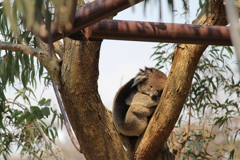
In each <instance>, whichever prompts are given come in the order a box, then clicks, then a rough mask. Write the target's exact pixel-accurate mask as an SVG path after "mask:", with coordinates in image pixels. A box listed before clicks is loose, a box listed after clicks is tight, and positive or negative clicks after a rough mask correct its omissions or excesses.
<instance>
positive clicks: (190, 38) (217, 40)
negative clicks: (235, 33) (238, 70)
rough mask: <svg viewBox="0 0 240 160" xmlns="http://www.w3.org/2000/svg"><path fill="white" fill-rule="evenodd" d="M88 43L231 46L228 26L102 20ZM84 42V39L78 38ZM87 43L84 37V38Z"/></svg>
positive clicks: (87, 33)
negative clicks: (116, 42)
mask: <svg viewBox="0 0 240 160" xmlns="http://www.w3.org/2000/svg"><path fill="white" fill-rule="evenodd" d="M85 36H86V38H87V39H89V40H102V39H113V40H130V41H149V42H168V43H187V44H203V45H223V46H231V45H232V42H231V40H230V33H229V27H225V26H206V25H191V24H175V23H159V22H141V21H123V20H103V21H101V22H99V23H96V24H94V25H92V26H90V27H87V28H86V29H85ZM79 38H80V39H81V36H80V37H79ZM82 40H84V37H82Z"/></svg>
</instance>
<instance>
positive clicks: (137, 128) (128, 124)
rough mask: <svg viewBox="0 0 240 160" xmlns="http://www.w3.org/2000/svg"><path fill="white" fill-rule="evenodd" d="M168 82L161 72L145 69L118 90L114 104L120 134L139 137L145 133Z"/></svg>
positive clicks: (114, 114)
mask: <svg viewBox="0 0 240 160" xmlns="http://www.w3.org/2000/svg"><path fill="white" fill-rule="evenodd" d="M166 81H167V77H166V75H165V74H164V73H162V72H161V71H159V70H157V69H154V68H145V70H140V72H139V73H138V74H137V76H136V77H135V78H133V79H131V80H130V81H129V82H127V83H126V84H125V85H124V86H122V87H121V88H120V89H119V90H118V92H117V94H116V96H115V98H114V103H113V122H114V125H115V127H116V128H117V130H118V132H119V133H122V134H123V135H126V136H139V135H141V134H142V133H143V132H144V130H145V129H146V127H147V124H148V121H149V119H150V117H151V116H152V114H153V112H154V111H155V108H156V106H157V104H158V102H159V99H160V96H161V94H162V91H163V88H164V85H165V83H166Z"/></svg>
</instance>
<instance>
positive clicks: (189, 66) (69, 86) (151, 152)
mask: <svg viewBox="0 0 240 160" xmlns="http://www.w3.org/2000/svg"><path fill="white" fill-rule="evenodd" d="M21 2H24V3H21ZM21 2H20V1H13V2H11V3H10V1H4V3H1V5H2V8H1V21H2V23H1V24H2V27H1V32H2V35H3V37H4V41H5V42H1V43H0V48H1V49H2V50H6V54H5V55H4V56H2V57H3V58H2V61H1V87H2V94H0V95H1V112H2V115H4V114H8V116H4V118H6V117H8V118H9V123H10V122H11V123H12V124H14V125H20V126H25V127H26V126H27V125H32V124H34V125H35V126H38V129H39V132H40V133H39V132H36V133H33V132H35V131H33V130H30V129H29V128H27V129H26V132H22V133H23V134H16V135H13V136H12V135H10V134H9V133H10V132H8V130H9V128H8V127H6V126H4V123H1V127H2V130H1V131H2V132H3V133H6V134H5V138H4V141H5V142H9V141H7V138H8V139H12V137H18V136H19V137H21V135H25V136H26V135H28V134H29V135H31V137H32V142H36V139H34V137H36V135H39V136H38V137H39V138H37V140H38V139H39V140H41V138H46V137H47V136H44V135H51V137H50V138H51V139H52V140H54V138H55V137H56V132H55V133H54V132H53V131H48V130H47V129H48V127H49V126H47V125H45V123H44V122H43V121H42V119H43V118H45V117H48V116H49V114H50V111H51V110H49V109H48V108H47V107H42V108H41V107H37V106H31V105H30V106H31V107H29V108H30V109H26V108H28V107H25V108H23V111H19V110H17V109H11V108H9V107H8V106H7V105H6V104H7V100H6V98H5V96H4V93H3V90H4V89H6V86H7V84H11V85H14V84H15V80H16V79H18V80H20V81H21V82H22V84H23V90H24V91H28V92H31V93H32V92H33V91H32V90H31V89H30V88H29V87H28V86H29V85H33V86H35V85H36V84H35V82H34V81H35V75H36V72H37V71H38V74H39V76H40V77H43V78H45V80H46V81H47V82H48V81H49V79H50V77H52V79H53V80H54V81H55V82H56V84H57V87H58V89H59V92H60V94H61V98H62V102H63V104H64V106H65V110H66V113H67V115H68V117H69V120H70V122H71V125H72V128H73V130H74V133H75V134H76V138H77V140H78V142H79V144H80V146H81V152H82V153H83V154H84V156H85V157H86V159H91V160H94V159H131V158H132V157H133V156H134V158H135V159H146V157H148V158H147V159H153V158H155V157H156V156H158V157H159V158H160V159H172V158H174V157H175V155H174V154H173V153H172V152H174V153H175V154H180V150H181V149H182V147H183V145H184V143H185V142H186V140H188V137H189V136H190V135H186V136H183V140H184V138H185V141H184V142H182V143H180V142H179V141H173V140H171V138H170V140H169V141H170V143H172V145H173V147H172V148H171V147H170V145H168V147H170V151H171V152H168V153H170V155H171V156H170V157H167V155H166V152H167V151H169V149H168V148H167V149H166V147H165V146H166V145H164V144H165V142H166V141H167V139H168V137H169V135H170V133H171V132H172V130H173V128H174V126H175V123H176V122H177V119H178V117H179V115H180V112H181V110H182V108H183V104H184V102H185V100H186V98H187V95H188V92H189V90H190V87H191V82H192V79H193V74H194V72H195V70H196V68H197V64H198V61H199V59H200V57H201V55H202V53H203V52H204V51H205V49H206V48H207V46H206V45H204V46H203V45H188V44H178V45H177V46H176V48H175V50H174V54H173V55H174V58H173V63H172V67H171V71H170V74H169V77H168V81H167V84H166V87H165V89H164V92H163V94H162V98H161V101H160V103H159V104H158V107H157V109H156V111H155V114H154V115H153V117H152V119H151V121H150V123H149V126H148V128H147V129H146V132H145V133H144V135H143V136H142V137H141V140H139V142H137V144H138V145H137V146H136V148H134V149H133V150H132V146H131V143H129V140H128V139H126V138H124V137H120V136H119V134H118V133H117V132H116V130H115V128H114V126H113V123H112V118H111V112H109V111H108V110H107V109H106V108H105V106H104V105H103V104H102V102H101V98H100V96H99V94H98V85H97V79H98V74H99V73H98V60H99V50H100V47H101V43H102V41H80V40H73V39H70V38H68V37H65V38H64V39H63V43H62V42H61V41H57V42H54V43H49V44H46V43H44V42H42V41H41V40H40V39H39V38H38V36H37V32H36V31H37V30H38V29H39V27H40V26H41V25H42V23H46V26H47V28H48V27H50V23H49V22H51V20H52V17H53V15H55V16H56V17H58V16H60V18H55V19H54V22H55V24H58V25H59V27H58V31H59V32H60V33H66V32H67V31H69V30H71V28H72V26H71V24H72V19H70V20H68V18H67V19H65V18H66V17H70V18H71V17H72V14H71V13H74V12H71V10H70V11H69V12H66V13H70V14H69V15H68V14H67V15H66V17H64V16H63V15H64V13H61V11H62V10H61V7H62V6H64V5H65V4H64V3H63V4H60V5H59V6H58V5H57V3H54V1H52V2H43V1H36V2H31V3H32V5H31V7H26V6H27V5H25V4H26V3H27V2H28V1H24V0H23V1H21ZM63 2H64V1H63ZM200 2H201V1H200ZM207 2H208V1H207ZM207 2H206V5H205V6H204V7H202V11H201V12H200V14H199V16H198V18H197V19H196V20H195V21H194V24H205V25H227V20H226V14H225V9H224V4H223V1H222V0H219V1H209V3H207ZM43 4H44V5H43ZM71 4H76V1H74V0H73V1H71ZM11 5H12V8H11V7H10V6H11ZM61 5H62V6H61ZM80 5H81V4H80ZM72 6H76V5H72ZM51 7H55V9H56V13H55V14H52V13H51V12H52V11H53V9H51ZM34 8H35V9H36V10H34ZM63 9H64V7H63ZM3 10H4V11H5V12H3ZM40 11H42V12H40ZM74 11H75V10H74ZM59 12H60V13H59ZM10 13H12V15H13V16H10ZM30 13H32V14H30ZM42 14H43V15H42ZM42 16H43V17H44V19H42ZM61 16H63V20H62V19H61ZM10 24H11V25H10ZM18 24H20V25H18ZM10 28H11V29H10ZM29 28H30V29H31V30H29ZM48 29H49V28H48ZM49 41H50V42H51V39H49ZM31 46H33V47H31ZM12 51H15V52H16V54H14V53H12ZM18 52H21V53H24V54H23V55H22V54H20V53H18ZM29 55H30V56H29ZM33 56H34V57H36V58H37V62H36V60H34V59H33ZM38 61H40V62H41V64H40V63H38ZM19 63H20V64H21V65H19ZM35 65H36V66H37V69H36V68H35ZM43 67H44V68H45V69H46V70H47V72H48V75H47V76H46V77H44V76H45V75H44V74H43ZM20 68H21V69H20ZM4 71H8V73H10V74H6V72H4ZM29 83H30V84H29ZM194 91H195V90H193V92H194ZM20 95H22V96H24V99H25V100H26V101H28V102H29V103H30V101H29V99H28V97H27V96H26V94H25V92H22V90H19V96H20ZM13 102H14V101H13ZM38 104H39V105H40V106H49V100H47V99H42V100H40V101H39V102H38ZM54 115H55V116H58V114H54ZM4 118H3V117H1V119H2V121H3V122H4ZM37 119H38V120H37ZM39 121H40V122H41V125H42V126H41V125H40V124H39ZM53 121H54V119H53V120H52V122H53ZM42 128H44V129H46V130H45V133H44V131H43V132H41V130H42ZM121 138H122V139H121ZM21 140H22V139H21ZM23 140H24V139H23ZM10 141H11V140H10ZM122 141H123V142H124V144H125V145H126V147H127V149H128V152H126V151H125V150H124V148H123V146H122ZM18 142H23V141H18ZM46 142H49V141H46ZM8 145H9V144H7V146H8ZM177 145H178V146H177ZM179 145H180V146H179ZM24 146H25V150H24V151H27V149H32V151H31V152H28V153H29V154H32V155H33V156H35V157H39V156H41V153H40V154H38V153H37V154H36V149H35V148H34V146H33V145H30V144H25V145H24ZM49 146H50V144H49V145H48V147H49ZM103 146H104V147H103ZM163 146H164V147H163ZM26 147H28V148H26ZM50 148H51V147H50ZM4 149H5V150H4V152H3V153H4V154H5V153H9V152H10V150H9V147H6V148H4ZM93 153H94V154H93ZM158 154H159V155H158Z"/></svg>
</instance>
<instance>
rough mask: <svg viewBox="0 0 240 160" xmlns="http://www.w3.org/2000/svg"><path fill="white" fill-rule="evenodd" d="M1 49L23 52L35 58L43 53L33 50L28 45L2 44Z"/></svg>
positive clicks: (36, 49)
mask: <svg viewBox="0 0 240 160" xmlns="http://www.w3.org/2000/svg"><path fill="white" fill-rule="evenodd" d="M0 49H1V50H10V51H15V52H21V53H24V54H28V55H32V56H35V57H38V56H39V55H40V54H41V53H42V50H41V49H38V48H32V47H29V46H26V45H22V44H15V43H10V42H0Z"/></svg>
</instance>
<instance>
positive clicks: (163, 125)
mask: <svg viewBox="0 0 240 160" xmlns="http://www.w3.org/2000/svg"><path fill="white" fill-rule="evenodd" d="M209 1H210V0H209ZM208 6H209V8H205V13H200V15H201V16H199V17H198V18H197V19H196V20H195V21H194V23H195V24H204V25H227V21H226V13H225V9H224V5H223V0H219V1H210V2H209V5H208ZM206 48H207V46H206V45H189V44H178V45H177V47H176V49H175V51H174V60H173V64H172V67H171V70H170V73H169V76H168V80H167V82H166V86H165V88H164V91H163V94H162V97H161V100H160V102H159V104H158V106H157V109H156V111H155V113H154V115H153V117H152V119H151V120H150V122H149V125H148V127H147V129H146V132H145V133H144V135H143V138H142V140H141V142H140V144H139V146H138V148H137V150H136V152H135V157H134V158H135V159H138V160H146V159H155V158H156V157H157V155H158V153H159V149H160V148H162V147H163V145H164V143H165V142H166V140H167V138H168V136H169V135H170V133H171V132H172V130H173V128H174V125H175V123H176V122H177V120H178V117H179V115H180V113H181V110H182V107H183V104H184V102H185V100H186V98H187V95H188V92H189V89H190V86H191V82H192V78H193V75H194V72H195V69H196V68H197V63H198V61H199V59H200V57H201V55H202V53H203V52H204V50H205V49H206ZM146 157H147V158H146Z"/></svg>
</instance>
